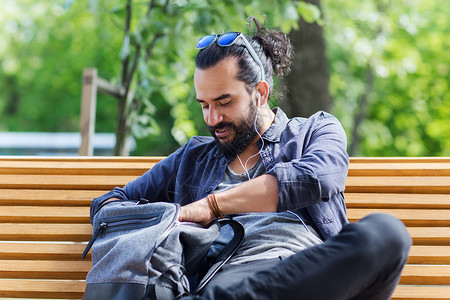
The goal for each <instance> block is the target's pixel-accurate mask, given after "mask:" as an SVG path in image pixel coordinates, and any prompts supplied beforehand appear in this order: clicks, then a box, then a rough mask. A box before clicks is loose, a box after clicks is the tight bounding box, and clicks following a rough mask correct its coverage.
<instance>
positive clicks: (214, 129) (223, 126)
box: [208, 122, 236, 133]
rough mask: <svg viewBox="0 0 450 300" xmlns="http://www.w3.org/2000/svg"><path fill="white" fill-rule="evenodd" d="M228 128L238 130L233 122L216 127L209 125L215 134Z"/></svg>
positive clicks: (222, 123) (221, 123)
mask: <svg viewBox="0 0 450 300" xmlns="http://www.w3.org/2000/svg"><path fill="white" fill-rule="evenodd" d="M226 127H231V128H233V129H236V125H235V124H234V123H232V122H220V123H219V124H217V125H216V126H209V125H208V129H209V131H210V132H211V133H214V132H215V131H216V130H218V129H219V130H220V129H223V128H226Z"/></svg>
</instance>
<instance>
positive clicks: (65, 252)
mask: <svg viewBox="0 0 450 300" xmlns="http://www.w3.org/2000/svg"><path fill="white" fill-rule="evenodd" d="M161 159H162V158H161V157H126V158H124V157H114V158H110V157H103V158H102V157H100V158H99V157H93V158H83V157H70V158H55V157H51V158H45V157H0V298H1V297H9V298H47V299H77V298H81V297H82V295H83V291H84V281H83V280H84V279H85V276H86V273H87V272H88V271H89V269H90V266H91V265H90V257H89V256H88V258H87V259H86V260H85V261H81V253H82V252H83V249H84V247H85V245H86V242H87V241H88V240H89V238H90V236H91V231H92V227H91V225H90V224H89V204H90V202H91V200H92V198H94V197H97V196H99V195H101V194H103V193H104V192H106V191H109V190H111V189H112V188H114V187H115V186H123V185H125V184H126V183H127V182H129V181H131V180H133V179H134V178H136V177H137V176H139V175H141V174H143V173H144V172H145V171H147V170H148V169H150V168H151V167H152V166H153V165H154V164H155V163H157V162H158V161H160V160H161ZM345 195H346V201H347V207H348V217H349V219H350V221H356V220H358V219H360V218H362V217H364V216H365V215H367V214H369V213H373V212H386V213H390V214H392V215H394V216H397V217H398V218H400V219H401V220H402V221H403V222H404V223H405V224H406V225H407V227H408V230H409V232H410V233H411V236H412V237H413V241H414V246H413V247H412V250H411V253H410V258H409V261H408V265H407V266H406V268H405V270H404V272H403V275H402V278H401V282H400V285H399V287H398V288H397V290H396V292H395V294H394V298H393V299H425V298H426V299H450V158H352V159H351V163H350V170H349V177H348V180H347V187H346V192H345Z"/></svg>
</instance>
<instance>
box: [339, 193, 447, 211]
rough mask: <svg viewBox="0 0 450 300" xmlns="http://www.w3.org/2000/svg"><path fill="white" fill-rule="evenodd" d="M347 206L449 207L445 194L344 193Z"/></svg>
mask: <svg viewBox="0 0 450 300" xmlns="http://www.w3.org/2000/svg"><path fill="white" fill-rule="evenodd" d="M345 203H346V205H347V208H349V209H353V208H421V209H450V195H446V194H386V193H345Z"/></svg>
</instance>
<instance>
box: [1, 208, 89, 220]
mask: <svg viewBox="0 0 450 300" xmlns="http://www.w3.org/2000/svg"><path fill="white" fill-rule="evenodd" d="M0 222H2V223H9V222H20V223H89V207H84V206H82V207H76V206H74V207H42V206H3V207H1V210H0Z"/></svg>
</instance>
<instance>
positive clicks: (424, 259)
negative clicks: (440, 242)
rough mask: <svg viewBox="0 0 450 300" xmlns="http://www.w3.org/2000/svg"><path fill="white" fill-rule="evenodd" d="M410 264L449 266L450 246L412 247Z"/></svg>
mask: <svg viewBox="0 0 450 300" xmlns="http://www.w3.org/2000/svg"><path fill="white" fill-rule="evenodd" d="M408 263H409V264H438V265H439V264H448V265H450V246H414V245H413V246H412V247H411V250H410V252H409V257H408Z"/></svg>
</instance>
